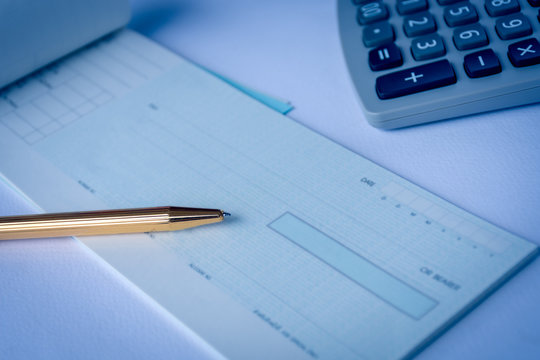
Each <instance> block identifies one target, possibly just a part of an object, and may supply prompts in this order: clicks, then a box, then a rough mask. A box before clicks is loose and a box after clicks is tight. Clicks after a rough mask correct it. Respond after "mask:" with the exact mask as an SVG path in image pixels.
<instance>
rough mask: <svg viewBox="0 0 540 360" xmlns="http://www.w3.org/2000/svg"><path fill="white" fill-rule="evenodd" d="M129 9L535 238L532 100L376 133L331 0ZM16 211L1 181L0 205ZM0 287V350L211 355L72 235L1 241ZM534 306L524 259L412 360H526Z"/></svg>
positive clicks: (539, 277) (366, 150)
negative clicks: (352, 71)
mask: <svg viewBox="0 0 540 360" xmlns="http://www.w3.org/2000/svg"><path fill="white" fill-rule="evenodd" d="M132 4H133V19H132V22H131V24H130V26H131V27H132V28H134V29H135V30H137V31H139V32H141V33H143V34H144V35H146V36H148V37H150V38H152V39H154V40H156V41H157V42H159V43H161V44H163V45H164V46H166V47H168V48H169V49H171V50H173V51H174V52H177V53H179V54H181V55H183V56H184V57H186V58H188V59H190V60H192V61H194V62H195V63H198V64H201V65H203V66H205V67H208V68H210V69H212V70H214V71H216V72H218V73H221V74H223V75H226V76H228V77H231V78H232V79H235V80H237V81H239V82H241V83H244V84H246V85H249V86H251V87H254V88H256V89H258V90H261V91H264V92H267V93H269V94H271V95H275V96H279V97H282V98H285V99H288V100H290V101H292V103H293V105H294V106H295V107H296V109H295V110H293V111H292V112H291V113H290V117H292V118H293V119H295V120H297V121H299V122H301V123H304V124H306V125H307V126H308V127H310V128H312V129H314V130H316V131H318V132H320V133H322V134H324V135H325V136H327V137H329V138H331V139H333V140H335V141H337V142H338V143H341V144H343V145H344V146H346V147H348V148H350V149H351V150H353V151H355V152H357V153H359V154H361V155H363V156H365V157H366V158H368V159H370V160H372V161H374V162H376V163H377V164H379V165H382V166H384V167H386V168H387V169H390V170H392V171H394V172H395V173H397V174H399V175H401V176H403V177H405V178H406V179H408V180H411V181H412V182H414V183H416V184H418V185H420V186H422V187H424V188H426V189H427V190H430V191H431V192H433V193H435V194H437V195H439V196H441V197H443V198H445V199H447V200H449V201H450V202H452V203H454V204H456V205H458V206H460V207H463V208H464V209H466V210H468V211H470V212H472V213H474V214H476V215H478V216H480V217H482V218H484V219H486V220H488V221H490V222H492V223H494V224H496V225H498V226H501V227H503V228H506V229H507V230H510V231H511V232H513V233H516V234H517V235H520V236H523V237H525V238H526V239H529V240H531V241H533V242H535V243H537V244H540V221H539V220H540V189H539V187H538V184H540V141H539V140H540V105H533V106H528V107H524V108H519V109H512V110H506V111H500V112H496V113H491V114H484V115H481V116H471V117H466V118H462V119H458V120H452V121H445V122H440V123H435V124H429V125H424V126H417V127H413V128H408V129H403V130H397V131H381V130H377V129H374V128H372V127H370V126H369V125H368V124H367V122H366V121H365V120H364V119H363V116H362V114H361V110H360V107H359V105H358V102H357V99H356V97H355V93H354V89H353V87H352V84H350V82H349V78H348V74H347V69H346V67H345V63H344V59H343V57H342V54H341V48H340V43H339V35H338V31H337V16H336V4H335V3H334V1H300V0H298V1H294V2H292V1H286V0H282V1H273V2H264V1H253V0H251V1H249V0H243V1H241V0H235V1H233V0H230V1H227V2H224V1H217V0H214V1H210V0H207V1H202V0H198V1H196V0H193V1H181V0H176V1H173V0H169V1H166V0H161V1H158V0H154V1H143V0H133V1H132ZM359 41H360V40H359ZM27 211H29V208H28V207H26V206H24V205H23V204H22V202H21V200H20V199H17V197H16V196H15V195H14V194H13V192H12V191H11V190H9V189H8V188H5V187H0V214H15V213H23V212H27ZM0 289H1V292H0V324H2V325H1V327H2V330H1V331H0V358H36V357H48V358H64V357H65V358H72V357H83V358H84V357H86V358H150V357H153V358H173V357H174V358H178V357H180V355H181V354H185V356H184V358H194V357H197V358H199V357H203V356H210V355H211V354H212V349H210V348H209V347H208V346H205V345H204V344H203V342H201V341H200V340H199V339H198V338H196V337H190V336H186V335H189V334H191V333H190V332H189V330H188V329H186V328H184V327H183V326H182V324H181V323H180V322H179V321H177V320H175V319H173V318H172V317H170V316H169V315H168V314H167V313H166V312H164V311H163V310H162V309H161V308H160V307H159V306H158V305H156V304H155V303H154V302H153V300H151V299H149V298H148V297H147V296H146V295H145V294H142V293H141V292H140V291H138V290H137V289H136V288H135V287H134V286H133V285H131V284H130V283H128V282H127V281H126V280H125V279H123V278H122V277H121V275H119V274H118V273H116V272H115V271H114V270H113V269H111V268H110V266H108V265H107V264H106V263H104V262H103V261H102V260H101V259H99V258H98V257H97V256H96V255H94V254H93V253H92V252H91V251H89V250H87V249H86V248H85V247H84V246H83V245H81V244H79V243H78V242H76V241H74V240H65V241H61V240H42V241H11V242H3V243H1V244H0ZM538 304H540V263H539V260H536V261H534V262H533V263H531V264H530V265H529V266H528V267H527V268H525V269H524V270H523V271H521V272H520V273H519V274H518V275H516V276H515V277H514V278H512V279H511V280H510V281H509V282H508V283H507V284H506V285H504V286H503V287H502V288H501V289H499V290H498V291H497V292H496V293H495V294H493V295H492V296H490V297H489V298H488V299H487V300H486V301H484V302H483V303H482V304H481V305H480V306H479V307H477V308H476V309H475V310H474V311H473V312H471V313H470V314H469V315H467V316H466V317H465V318H464V319H463V320H461V321H460V322H459V323H457V324H456V325H455V326H453V327H452V328H451V329H450V330H449V331H447V332H446V333H445V334H444V335H443V336H441V337H440V338H439V339H438V340H437V341H436V342H434V343H433V344H431V345H430V346H429V347H428V348H426V349H425V350H424V351H423V352H422V353H421V354H420V355H419V358H421V359H441V358H444V359H455V358H462V359H478V358H486V359H488V358H489V359H505V358H510V357H512V358H520V359H534V358H538V356H539V354H540V305H538Z"/></svg>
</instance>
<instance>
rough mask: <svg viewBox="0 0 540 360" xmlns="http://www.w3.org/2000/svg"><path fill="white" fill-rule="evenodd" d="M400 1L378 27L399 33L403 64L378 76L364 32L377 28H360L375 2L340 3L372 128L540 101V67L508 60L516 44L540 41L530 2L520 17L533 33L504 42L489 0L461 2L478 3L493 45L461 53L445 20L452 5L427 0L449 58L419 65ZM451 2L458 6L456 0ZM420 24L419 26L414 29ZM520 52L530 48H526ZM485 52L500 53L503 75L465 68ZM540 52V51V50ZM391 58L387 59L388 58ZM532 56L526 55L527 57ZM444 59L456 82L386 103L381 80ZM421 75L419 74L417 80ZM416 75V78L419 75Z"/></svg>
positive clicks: (352, 69)
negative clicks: (364, 9) (478, 74)
mask: <svg viewBox="0 0 540 360" xmlns="http://www.w3.org/2000/svg"><path fill="white" fill-rule="evenodd" d="M398 1H403V0H384V1H381V0H379V1H378V2H379V3H382V4H384V6H385V8H386V10H387V11H388V15H387V17H386V18H385V19H382V20H377V21H376V22H375V23H381V24H382V23H383V22H386V23H389V24H390V25H391V27H392V28H393V31H394V33H395V39H394V41H393V43H394V44H395V45H396V46H397V48H399V49H400V51H401V55H402V61H403V64H402V65H400V66H397V67H393V68H390V69H385V70H378V71H374V70H372V69H371V68H370V65H369V64H368V62H369V60H368V53H369V51H370V50H373V49H374V48H372V47H368V46H366V44H365V43H364V41H363V35H364V34H363V32H364V29H365V28H366V27H367V26H369V25H373V23H368V24H360V23H359V20H358V12H359V11H360V10H359V9H360V7H361V6H363V5H365V4H369V3H370V2H373V1H372V0H371V1H370V0H364V1H362V0H357V1H352V0H338V17H339V18H338V22H339V31H340V37H341V41H342V48H343V53H344V55H345V59H346V62H347V66H348V68H349V73H350V76H351V78H352V81H353V83H354V85H355V87H356V90H357V92H358V95H359V98H360V102H361V104H362V107H363V110H364V112H365V115H366V118H367V120H368V121H369V123H370V124H371V125H373V126H375V127H378V128H384V129H393V128H399V127H405V126H411V125H416V124H421V123H426V122H431V121H437V120H443V119H449V118H454V117H459V116H464V115H469V114H474V113H480V112H486V111H492V110H497V109H503V108H507V107H512V106H518V105H524V104H530V103H534V102H538V101H540V64H532V65H527V66H521V67H516V66H515V65H513V64H512V62H511V61H510V59H509V55H508V52H509V46H510V45H511V44H515V43H517V42H520V41H522V40H524V39H531V40H533V41H534V39H538V38H539V35H540V22H539V18H538V15H539V13H538V11H539V10H538V9H539V8H538V7H533V6H532V5H531V4H529V3H528V2H527V1H526V0H517V1H519V4H520V10H519V12H520V13H521V14H523V15H524V16H525V17H527V18H528V19H529V23H530V26H531V33H530V34H529V35H525V36H521V37H517V38H513V39H508V40H502V39H501V38H500V35H499V34H498V32H497V30H496V29H495V26H496V23H497V21H499V22H500V20H499V18H501V16H490V15H489V14H488V12H487V11H486V8H485V3H486V1H485V0H470V1H468V2H464V1H459V3H468V4H472V6H473V7H474V8H476V11H477V15H478V19H477V21H476V22H475V23H476V24H479V25H480V26H481V27H483V28H484V29H485V31H486V35H487V39H488V44H486V45H483V46H480V47H476V48H473V49H468V50H458V49H457V48H456V45H455V43H454V39H453V36H454V35H455V29H456V27H455V26H454V27H450V26H448V24H447V21H446V19H445V18H444V16H445V13H444V11H445V7H447V6H448V5H446V6H441V5H440V4H439V2H440V0H427V3H428V8H427V9H426V10H423V11H424V12H427V13H429V14H431V15H432V17H433V18H434V20H435V22H436V26H437V29H436V32H435V34H437V35H438V36H440V38H441V39H442V41H443V43H444V48H445V53H444V55H442V56H438V57H435V58H431V59H427V60H416V59H415V58H414V57H413V54H412V49H411V44H412V41H413V40H414V39H415V37H414V36H407V35H406V34H405V29H404V22H405V21H406V17H404V16H403V15H401V14H399V13H398V11H397V8H396V5H397V2H398ZM443 1H444V0H443ZM449 1H452V3H454V4H455V3H456V1H453V0H449ZM488 1H490V0H488ZM496 4H498V3H496ZM379 6H380V5H379ZM457 9H459V7H457V8H456V11H454V13H458V12H459V11H458V10H457ZM515 23H516V22H514V23H510V22H509V21H508V22H506V23H505V25H507V26H508V27H510V26H513V25H514V24H515ZM414 24H415V23H414V22H413V23H412V25H414ZM499 25H500V24H499ZM460 35H461V34H460ZM465 35H468V34H465ZM465 35H464V36H462V37H465ZM514 48H515V47H514ZM517 48H518V49H522V50H525V49H526V47H525V46H522V47H519V46H518V47H517ZM485 49H491V50H493V52H494V53H495V54H496V57H497V58H498V59H499V61H500V68H501V69H500V72H497V73H495V74H491V75H489V76H482V77H477V78H471V77H470V75H468V73H467V72H466V70H465V68H464V59H465V56H466V55H468V54H473V57H474V54H476V52H479V51H481V50H485ZM534 49H535V50H536V48H534ZM522 50H519V51H520V52H519V53H518V54H517V55H518V56H519V55H520V54H521V52H523V51H522ZM528 52H529V53H530V54H532V53H533V50H532V49H531V48H529V51H528ZM539 53H540V51H539ZM381 54H382V53H381V52H379V55H380V56H381V57H383V56H384V55H381ZM385 54H386V55H387V53H385ZM530 54H525V56H529V55H530ZM533 55H534V54H533ZM539 55H540V54H539ZM469 58H470V57H469ZM440 60H448V62H449V63H450V66H451V68H452V69H453V71H454V73H455V82H454V83H451V84H447V85H443V86H440V87H435V88H432V89H429V90H425V91H420V92H413V93H409V94H406V95H403V96H397V97H393V98H386V99H381V95H380V94H378V90H377V89H376V85H375V84H376V82H378V80H377V78H379V77H382V76H384V75H386V74H391V73H395V72H398V71H402V70H408V69H411V68H415V67H417V66H421V65H423V64H431V63H434V62H436V61H440ZM481 60H482V59H480V61H481ZM411 73H413V71H411ZM418 73H419V72H416V75H418ZM413 75H415V74H414V73H413ZM407 79H409V80H408V81H409V82H412V80H415V81H420V80H421V79H420V80H418V79H417V78H411V76H408V77H407Z"/></svg>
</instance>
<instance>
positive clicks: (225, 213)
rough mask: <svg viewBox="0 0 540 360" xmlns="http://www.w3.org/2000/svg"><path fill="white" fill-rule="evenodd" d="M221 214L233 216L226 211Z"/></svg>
mask: <svg viewBox="0 0 540 360" xmlns="http://www.w3.org/2000/svg"><path fill="white" fill-rule="evenodd" d="M221 212H222V213H223V216H231V214H230V213H228V212H225V211H221Z"/></svg>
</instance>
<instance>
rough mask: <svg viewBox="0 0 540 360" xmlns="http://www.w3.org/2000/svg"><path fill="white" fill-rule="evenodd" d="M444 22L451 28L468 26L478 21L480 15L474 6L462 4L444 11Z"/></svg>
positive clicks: (466, 3)
mask: <svg viewBox="0 0 540 360" xmlns="http://www.w3.org/2000/svg"><path fill="white" fill-rule="evenodd" d="M444 21H446V24H447V25H448V26H450V27H454V26H460V25H467V24H471V23H474V22H476V21H478V13H477V12H476V8H475V7H474V6H473V5H472V4H470V3H468V2H461V3H458V4H455V5H451V6H448V7H446V8H445V9H444Z"/></svg>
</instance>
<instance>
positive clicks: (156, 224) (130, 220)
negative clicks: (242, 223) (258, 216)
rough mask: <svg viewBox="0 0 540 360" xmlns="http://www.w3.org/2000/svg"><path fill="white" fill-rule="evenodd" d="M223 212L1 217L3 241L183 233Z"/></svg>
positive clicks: (149, 211) (180, 210)
mask: <svg viewBox="0 0 540 360" xmlns="http://www.w3.org/2000/svg"><path fill="white" fill-rule="evenodd" d="M223 214H224V213H223V211H221V210H217V209H197V208H181V207H172V206H163V207H155V208H141V209H123V210H104V211H85V212H76V213H56V214H37V215H24V216H10V217H4V218H0V240H10V239H28V238H42V237H58V236H85V235H105V234H125V233H137V232H151V231H172V230H182V229H187V228H190V227H195V226H200V225H206V224H211V223H215V222H219V221H222V220H223Z"/></svg>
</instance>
